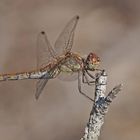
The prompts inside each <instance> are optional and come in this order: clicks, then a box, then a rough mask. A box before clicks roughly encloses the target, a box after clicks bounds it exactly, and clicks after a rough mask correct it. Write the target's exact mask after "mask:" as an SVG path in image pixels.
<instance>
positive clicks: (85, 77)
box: [82, 71, 95, 86]
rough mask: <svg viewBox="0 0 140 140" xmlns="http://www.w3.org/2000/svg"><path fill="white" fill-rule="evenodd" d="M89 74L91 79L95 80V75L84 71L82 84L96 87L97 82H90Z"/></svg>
mask: <svg viewBox="0 0 140 140" xmlns="http://www.w3.org/2000/svg"><path fill="white" fill-rule="evenodd" d="M87 74H88V76H89V77H90V78H92V79H95V77H94V76H93V75H91V74H90V73H89V72H87V71H83V74H82V82H83V83H85V84H88V85H90V86H92V85H94V84H95V80H93V81H90V80H89V78H88V76H87Z"/></svg>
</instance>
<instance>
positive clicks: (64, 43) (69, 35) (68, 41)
mask: <svg viewBox="0 0 140 140" xmlns="http://www.w3.org/2000/svg"><path fill="white" fill-rule="evenodd" d="M78 20H79V16H75V17H73V18H72V19H71V20H70V21H69V22H68V24H67V25H66V27H65V28H64V30H63V31H62V33H61V34H60V35H59V37H58V39H57V40H56V42H55V45H54V47H55V51H56V52H57V55H62V54H65V53H67V52H69V51H70V50H71V48H72V45H73V39H74V31H75V28H76V25H77V23H78Z"/></svg>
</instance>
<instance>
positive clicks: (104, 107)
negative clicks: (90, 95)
mask: <svg viewBox="0 0 140 140" xmlns="http://www.w3.org/2000/svg"><path fill="white" fill-rule="evenodd" d="M106 85H107V74H106V72H105V71H104V70H103V71H102V72H101V73H98V74H97V75H96V82H95V102H94V104H93V107H92V110H91V113H90V117H89V121H88V123H87V126H86V128H85V132H84V136H83V137H82V138H81V140H98V137H99V135H100V130H101V127H102V125H103V123H104V117H105V114H106V113H107V111H108V108H109V105H110V103H111V102H112V101H113V99H114V98H115V97H116V96H117V94H118V93H119V91H120V90H121V87H122V85H121V84H120V85H118V86H116V87H114V88H113V89H112V90H111V92H109V94H108V95H107V96H105V92H106Z"/></svg>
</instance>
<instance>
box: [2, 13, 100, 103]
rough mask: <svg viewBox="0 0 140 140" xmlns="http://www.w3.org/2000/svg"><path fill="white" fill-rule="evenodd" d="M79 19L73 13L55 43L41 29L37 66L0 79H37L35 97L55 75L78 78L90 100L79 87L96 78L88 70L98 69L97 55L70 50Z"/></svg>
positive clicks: (57, 76)
mask: <svg viewBox="0 0 140 140" xmlns="http://www.w3.org/2000/svg"><path fill="white" fill-rule="evenodd" d="M78 20H79V16H77V15H76V16H74V17H73V18H72V19H71V20H70V21H69V22H68V23H67V25H66V26H65V28H64V29H63V31H62V32H61V33H60V35H59V36H58V38H57V40H56V42H55V44H54V47H52V45H51V44H50V42H49V40H48V37H47V34H46V33H45V31H41V32H40V33H39V34H38V37H37V68H36V69H35V70H32V71H26V72H17V73H10V74H0V81H8V80H23V79H37V83H36V93H35V98H36V99H38V98H39V96H40V94H41V93H42V91H43V89H44V87H45V85H46V84H47V83H48V81H49V80H50V79H54V78H58V79H60V80H66V81H67V80H76V79H78V90H79V92H80V93H81V94H82V95H84V96H85V97H86V98H88V99H90V100H91V101H93V99H92V98H90V97H89V96H88V95H87V94H86V93H84V92H83V91H82V88H81V84H82V83H85V84H88V85H91V84H92V83H94V82H95V78H94V76H93V74H91V72H95V71H96V70H99V69H98V66H99V64H100V58H99V57H98V56H97V55H96V54H95V53H94V52H90V53H89V54H88V55H87V57H86V58H85V57H82V56H81V55H80V54H78V53H76V52H72V51H71V49H72V46H73V42H74V34H75V29H76V26H77V23H78ZM81 76H82V78H81ZM89 78H90V80H89ZM91 79H92V80H91Z"/></svg>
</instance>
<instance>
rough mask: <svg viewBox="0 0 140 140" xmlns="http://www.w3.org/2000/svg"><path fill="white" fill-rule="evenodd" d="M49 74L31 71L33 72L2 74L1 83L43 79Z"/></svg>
mask: <svg viewBox="0 0 140 140" xmlns="http://www.w3.org/2000/svg"><path fill="white" fill-rule="evenodd" d="M46 73H47V72H40V71H31V72H21V73H15V74H1V75H0V81H8V80H24V79H41V77H42V76H43V75H45V74H46Z"/></svg>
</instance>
